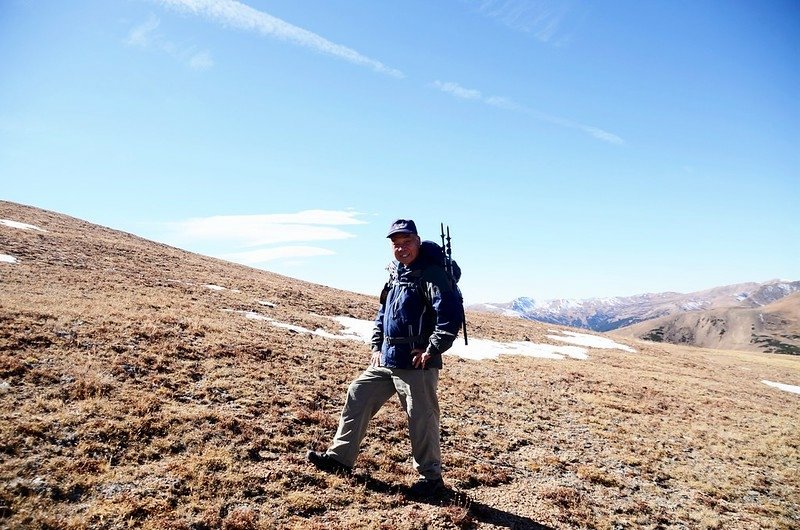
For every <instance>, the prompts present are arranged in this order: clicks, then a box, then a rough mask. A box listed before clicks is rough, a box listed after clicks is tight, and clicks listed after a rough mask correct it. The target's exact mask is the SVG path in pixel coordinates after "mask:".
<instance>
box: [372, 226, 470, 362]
mask: <svg viewBox="0 0 800 530" xmlns="http://www.w3.org/2000/svg"><path fill="white" fill-rule="evenodd" d="M442 263H443V252H442V248H441V247H440V246H439V245H437V244H436V243H434V242H432V241H424V242H422V245H421V246H420V253H419V256H417V259H415V260H414V262H413V263H411V264H410V265H408V266H405V265H403V264H402V263H399V262H397V261H393V262H392V263H391V264H389V272H390V279H389V282H388V283H387V284H386V286H385V287H384V291H383V293H382V295H381V302H382V303H381V308H380V310H379V311H378V315H377V317H376V318H375V329H374V331H373V335H372V350H373V351H378V350H380V352H381V366H386V367H388V368H407V369H413V368H414V365H413V364H412V360H411V358H412V355H411V350H412V349H414V348H421V349H424V350H426V351H428V352H429V353H430V354H431V359H430V360H429V361H428V362H427V364H426V366H427V367H428V368H441V367H442V353H444V352H445V351H446V350H447V349H449V348H450V346H452V344H453V341H454V340H455V338H456V335H458V331H459V330H460V329H461V323H462V320H463V318H464V313H463V304H462V301H461V293H460V292H459V291H458V288H457V287H456V286H455V285H454V284H453V282H452V281H451V280H450V278H449V276H448V274H447V272H446V271H445V269H444V267H443V266H442Z"/></svg>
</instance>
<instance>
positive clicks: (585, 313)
mask: <svg viewBox="0 0 800 530" xmlns="http://www.w3.org/2000/svg"><path fill="white" fill-rule="evenodd" d="M795 292H800V281H784V280H773V281H770V282H765V283H742V284H736V285H726V286H722V287H715V288H712V289H707V290H704V291H698V292H694V293H688V294H682V293H655V294H642V295H636V296H628V297H614V298H591V299H587V300H564V299H557V300H544V301H538V300H534V299H532V298H526V297H522V298H517V299H515V300H513V301H511V302H509V303H506V304H477V305H473V306H470V309H472V310H474V311H486V312H491V313H499V314H504V315H508V316H518V317H521V318H525V319H528V320H535V321H538V322H548V323H552V324H560V325H565V326H573V327H580V328H585V329H591V330H594V331H611V330H614V329H617V328H621V327H625V326H630V325H632V324H636V323H638V322H643V321H646V320H651V319H655V318H661V317H666V316H670V315H677V314H681V313H686V312H691V311H704V310H714V309H723V308H730V307H739V308H753V307H760V306H763V305H767V304H769V303H772V302H774V301H776V300H779V299H781V298H783V297H785V296H787V295H789V294H792V293H795Z"/></svg>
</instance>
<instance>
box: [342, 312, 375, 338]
mask: <svg viewBox="0 0 800 530" xmlns="http://www.w3.org/2000/svg"><path fill="white" fill-rule="evenodd" d="M333 319H334V320H335V321H336V322H338V323H339V324H341V325H342V327H344V331H342V335H343V336H347V337H352V338H354V339H358V340H362V341H364V342H366V343H367V344H369V343H370V342H371V341H372V330H373V329H374V328H375V322H374V321H372V320H361V319H359V318H352V317H333Z"/></svg>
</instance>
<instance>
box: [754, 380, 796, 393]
mask: <svg viewBox="0 0 800 530" xmlns="http://www.w3.org/2000/svg"><path fill="white" fill-rule="evenodd" d="M761 382H762V383H764V384H765V385H767V386H771V387H775V388H777V389H779V390H784V391H786V392H792V393H793V394H800V386H795V385H787V384H785V383H775V382H774V381H767V380H763V381H761Z"/></svg>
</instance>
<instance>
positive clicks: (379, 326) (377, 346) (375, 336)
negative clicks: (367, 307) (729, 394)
mask: <svg viewBox="0 0 800 530" xmlns="http://www.w3.org/2000/svg"><path fill="white" fill-rule="evenodd" d="M385 307H386V304H385V303H383V301H381V308H380V309H379V310H378V315H377V316H376V317H375V325H374V326H373V328H372V339H371V340H370V344H371V345H372V351H381V346H383V312H384V309H385Z"/></svg>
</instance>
